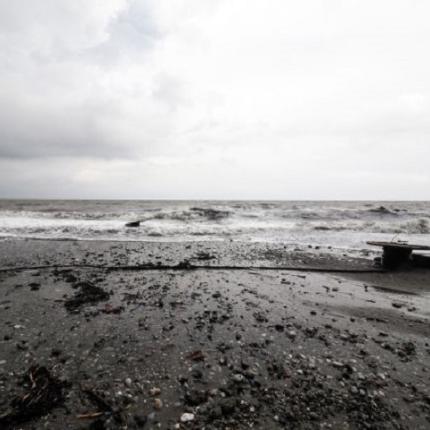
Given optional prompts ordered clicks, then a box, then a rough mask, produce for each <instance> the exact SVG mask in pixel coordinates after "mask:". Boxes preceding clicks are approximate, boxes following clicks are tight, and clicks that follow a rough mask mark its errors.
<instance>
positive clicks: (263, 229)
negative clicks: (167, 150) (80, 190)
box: [0, 200, 430, 246]
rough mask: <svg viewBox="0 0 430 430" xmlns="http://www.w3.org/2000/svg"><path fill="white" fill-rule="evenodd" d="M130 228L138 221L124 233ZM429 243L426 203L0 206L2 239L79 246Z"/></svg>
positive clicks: (16, 203)
mask: <svg viewBox="0 0 430 430" xmlns="http://www.w3.org/2000/svg"><path fill="white" fill-rule="evenodd" d="M129 221H140V226H139V227H137V228H127V227H125V224H126V223H127V222H129ZM398 235H402V237H401V239H402V240H412V239H413V240H415V241H416V240H419V241H425V242H427V243H428V242H429V240H430V203H429V202H385V203H384V204H383V205H381V204H375V203H373V202H252V201H243V202H191V201H190V202H187V201H182V202H167V201H166V202H162V201H154V202H148V201H7V200H0V236H1V237H20V238H41V239H77V240H143V241H145V240H149V241H151V240H152V241H160V240H161V241H188V240H241V241H283V242H291V243H295V244H297V243H321V244H324V243H326V244H332V243H333V242H336V241H338V242H340V243H346V244H349V245H350V246H355V245H357V244H359V243H361V244H362V243H363V242H365V241H366V240H369V239H372V238H373V239H375V238H377V239H390V240H391V239H392V237H393V236H398Z"/></svg>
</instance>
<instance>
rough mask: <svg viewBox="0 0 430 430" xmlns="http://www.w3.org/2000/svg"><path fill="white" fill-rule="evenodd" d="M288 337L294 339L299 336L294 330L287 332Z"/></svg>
mask: <svg viewBox="0 0 430 430" xmlns="http://www.w3.org/2000/svg"><path fill="white" fill-rule="evenodd" d="M287 336H288V337H289V338H291V339H294V338H295V337H296V336H297V332H296V331H294V330H290V331H288V332H287Z"/></svg>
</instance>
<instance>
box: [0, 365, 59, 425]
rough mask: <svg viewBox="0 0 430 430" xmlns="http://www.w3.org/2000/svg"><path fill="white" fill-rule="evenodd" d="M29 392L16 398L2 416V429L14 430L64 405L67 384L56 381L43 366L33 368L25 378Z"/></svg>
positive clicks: (0, 416) (0, 421)
mask: <svg viewBox="0 0 430 430" xmlns="http://www.w3.org/2000/svg"><path fill="white" fill-rule="evenodd" d="M24 384H25V385H26V387H27V388H28V389H27V392H26V393H25V394H23V395H21V396H18V397H15V398H14V399H13V400H12V401H11V403H10V408H9V409H8V410H7V411H6V412H4V413H2V414H1V415H0V424H1V428H2V429H12V428H16V427H15V426H16V425H17V424H20V423H24V422H27V421H30V420H31V419H33V418H38V417H41V416H43V415H45V414H47V413H48V412H49V411H50V410H52V409H53V408H55V407H57V406H59V405H61V404H63V402H64V389H65V388H66V385H67V384H66V383H65V382H61V381H59V380H58V379H56V378H55V377H54V376H52V375H51V373H50V372H49V371H48V369H46V367H43V366H32V367H30V369H29V370H28V371H27V373H26V374H25V376H24Z"/></svg>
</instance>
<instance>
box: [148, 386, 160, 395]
mask: <svg viewBox="0 0 430 430" xmlns="http://www.w3.org/2000/svg"><path fill="white" fill-rule="evenodd" d="M160 393H161V390H160V389H159V388H158V387H153V388H151V389H150V390H149V394H150V395H151V396H153V397H154V396H158V395H159V394H160Z"/></svg>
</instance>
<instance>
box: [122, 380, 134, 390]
mask: <svg viewBox="0 0 430 430" xmlns="http://www.w3.org/2000/svg"><path fill="white" fill-rule="evenodd" d="M124 384H125V385H126V386H127V387H129V388H130V387H131V386H132V384H133V382H132V380H131V378H125V381H124Z"/></svg>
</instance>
